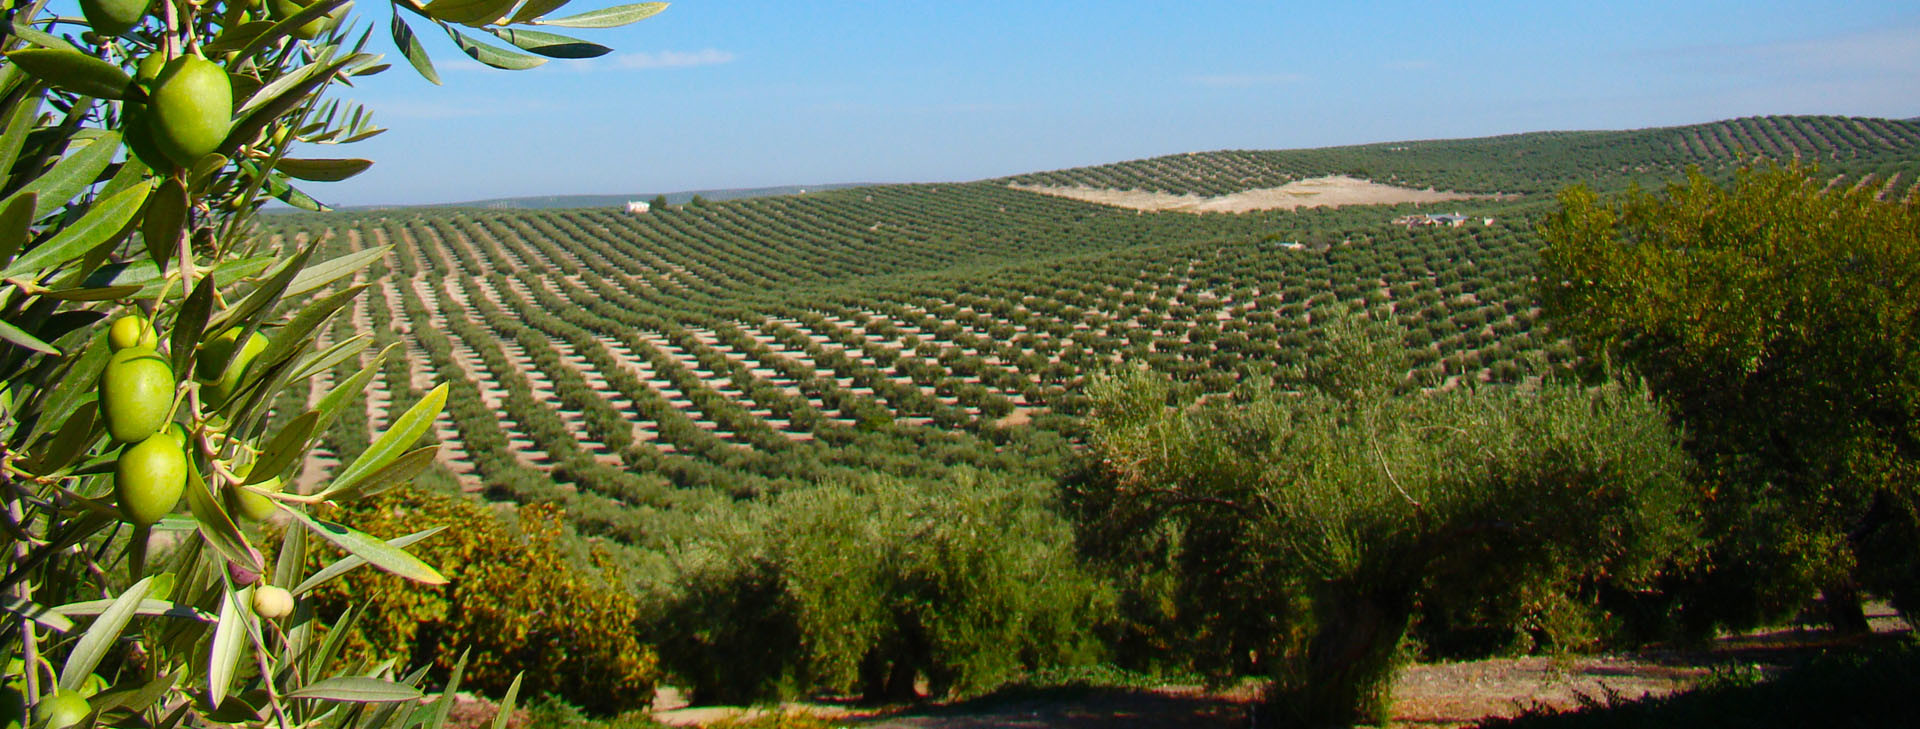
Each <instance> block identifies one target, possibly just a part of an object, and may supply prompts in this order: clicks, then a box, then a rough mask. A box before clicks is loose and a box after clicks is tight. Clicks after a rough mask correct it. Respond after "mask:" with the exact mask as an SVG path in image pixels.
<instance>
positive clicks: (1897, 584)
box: [1541, 166, 1920, 633]
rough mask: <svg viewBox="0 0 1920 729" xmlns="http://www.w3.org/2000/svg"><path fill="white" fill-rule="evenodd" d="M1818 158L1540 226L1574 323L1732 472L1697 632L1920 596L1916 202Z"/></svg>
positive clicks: (1570, 206) (1564, 317)
mask: <svg viewBox="0 0 1920 729" xmlns="http://www.w3.org/2000/svg"><path fill="white" fill-rule="evenodd" d="M1824 183H1825V180H1824V178H1822V177H1821V176H1819V175H1818V174H1816V173H1815V171H1814V170H1812V169H1810V168H1803V167H1798V166H1787V167H1769V168H1766V169H1760V170H1752V171H1745V172H1743V173H1742V174H1741V175H1740V176H1739V177H1738V179H1737V180H1735V181H1734V182H1733V183H1732V184H1730V185H1725V186H1722V185H1720V184H1716V183H1715V182H1713V181H1711V180H1709V179H1707V178H1706V177H1704V176H1703V175H1701V174H1699V173H1697V172H1696V173H1694V174H1692V175H1690V176H1689V177H1688V178H1687V179H1686V180H1685V181H1683V182H1676V183H1673V184H1671V185H1669V186H1668V187H1667V188H1666V190H1665V191H1664V192H1663V194H1659V195H1655V194H1652V193H1648V192H1643V191H1639V190H1634V191H1630V192H1629V193H1628V194H1626V195H1625V196H1624V197H1623V198H1621V199H1620V200H1618V201H1604V202H1603V201H1601V200H1600V199H1599V198H1597V197H1596V196H1595V195H1594V194H1592V193H1591V192H1590V191H1587V190H1585V189H1583V188H1574V189H1570V190H1568V191H1567V192H1565V193H1563V194H1562V196H1561V204H1562V210H1561V211H1560V212H1558V213H1557V214H1555V215H1554V216H1553V217H1551V218H1550V219H1549V220H1548V221H1547V222H1546V223H1545V224H1544V225H1543V226H1542V235H1543V236H1544V237H1545V239H1546V240H1547V242H1548V247H1547V248H1546V249H1545V250H1544V251H1543V253H1542V259H1543V260H1542V265H1543V269H1544V271H1543V274H1544V275H1543V286H1542V293H1541V295H1542V298H1543V300H1544V305H1545V307H1546V308H1547V310H1548V312H1549V313H1550V315H1552V316H1554V317H1555V319H1556V326H1557V327H1558V328H1559V329H1560V330H1561V331H1565V332H1567V333H1569V334H1571V335H1573V336H1574V337H1576V338H1577V339H1578V341H1579V342H1580V343H1581V344H1582V345H1584V346H1586V347H1588V348H1590V350H1591V351H1593V352H1596V353H1599V354H1601V355H1603V356H1605V357H1610V358H1613V359H1614V361H1616V362H1618V363H1621V364H1623V365H1626V366H1629V367H1631V368H1632V369H1633V371H1635V372H1637V373H1639V374H1640V375H1641V376H1643V377H1645V378H1646V379H1647V382H1648V383H1649V385H1650V386H1651V387H1652V389H1653V390H1654V392H1655V393H1657V394H1658V395H1659V396H1660V397H1661V399H1662V401H1663V402H1665V403H1667V404H1668V406H1669V407H1671V408H1672V409H1673V411H1674V415H1675V417H1676V418H1677V419H1678V420H1679V422H1681V423H1682V424H1684V426H1685V428H1686V430H1687V434H1688V441H1687V443H1688V447H1689V449H1690V450H1691V451H1692V452H1693V453H1694V454H1695V455H1696V456H1697V457H1698V458H1699V459H1700V460H1701V462H1702V463H1703V464H1704V465H1705V466H1706V467H1707V468H1708V470H1709V472H1710V474H1711V476H1712V477H1713V479H1714V489H1715V491H1714V498H1713V500H1712V501H1711V502H1710V506H1709V508H1708V509H1707V511H1706V514H1705V517H1706V518H1705V523H1706V525H1707V531H1708V535H1709V537H1710V538H1711V539H1712V545H1711V548H1710V549H1709V552H1708V559H1707V560H1706V561H1705V562H1704V563H1703V564H1702V565H1701V569H1700V570H1698V571H1696V572H1695V573H1693V574H1691V575H1689V576H1687V577H1686V578H1685V579H1683V580H1679V581H1676V582H1675V583H1674V584H1673V585H1670V586H1669V595H1670V597H1671V599H1672V600H1673V602H1674V603H1675V605H1674V606H1673V607H1672V608H1671V609H1673V610H1676V611H1678V612H1679V613H1680V615H1681V617H1682V620H1683V621H1684V623H1683V624H1684V627H1686V628H1687V629H1689V630H1690V631H1692V632H1694V633H1704V632H1706V631H1707V630H1710V629H1712V628H1713V627H1715V626H1731V627H1745V626H1748V625H1752V624H1754V623H1756V622H1758V621H1762V620H1766V619H1777V618H1779V617H1781V616H1783V615H1784V614H1787V613H1790V612H1791V611H1794V610H1797V609H1799V607H1800V606H1801V604H1802V603H1803V601H1804V600H1805V597H1806V595H1808V594H1811V593H1812V592H1813V591H1814V590H1816V589H1818V590H1821V591H1823V592H1824V593H1825V595H1826V598H1827V602H1828V604H1829V605H1830V606H1831V607H1833V608H1835V610H1836V612H1835V614H1834V620H1835V623H1836V625H1839V626H1841V627H1846V628H1851V629H1864V626H1865V619H1864V617H1863V616H1862V615H1861V614H1860V608H1859V599H1858V598H1857V597H1856V592H1857V590H1859V589H1868V590H1871V591H1874V592H1876V593H1879V594H1883V595H1889V596H1891V597H1893V598H1894V600H1895V602H1896V605H1897V606H1898V607H1900V608H1901V609H1902V610H1903V611H1906V612H1908V613H1909V614H1913V613H1914V612H1915V611H1916V610H1920V556H1916V555H1920V551H1917V550H1916V546H1920V206H1917V205H1915V204H1914V203H1913V202H1905V203H1902V202H1897V201H1882V200H1880V199H1878V196H1877V192H1878V191H1877V190H1875V189H1872V188H1870V187H1866V188H1863V187H1839V188H1834V187H1829V186H1827V185H1825V184H1824Z"/></svg>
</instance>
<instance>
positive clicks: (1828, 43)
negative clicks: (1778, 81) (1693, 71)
mask: <svg viewBox="0 0 1920 729" xmlns="http://www.w3.org/2000/svg"><path fill="white" fill-rule="evenodd" d="M1665 55H1667V56H1669V57H1672V58H1676V59H1684V60H1686V61H1689V62H1706V63H1710V64H1715V65H1724V66H1727V67H1732V68H1738V69H1740V70H1741V71H1743V72H1747V73H1771V74H1779V73H1783V72H1784V73H1814V74H1822V75H1831V74H1837V73H1838V74H1863V73H1864V74H1879V73H1893V74H1901V75H1910V74H1913V73H1914V72H1915V70H1916V69H1920V26H1914V25H1905V26H1900V27H1885V28H1874V29H1869V30H1859V31H1853V32H1849V33H1841V34H1837V35H1829V36H1824V37H1819V38H1805V39H1797V40H1787V41H1774V42H1767V43H1750V44H1741V45H1732V46H1695V47H1690V48H1679V49H1675V50H1673V51H1670V52H1668V53H1666V54H1665Z"/></svg>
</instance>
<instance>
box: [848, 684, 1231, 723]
mask: <svg viewBox="0 0 1920 729" xmlns="http://www.w3.org/2000/svg"><path fill="white" fill-rule="evenodd" d="M1252 710H1253V704H1252V702H1251V700H1249V699H1241V698H1228V697H1223V696H1220V695H1218V694H1208V693H1205V692H1203V691H1201V690H1199V689H1190V690H1183V689H1121V688H1060V689H1016V690H1012V691H1003V692H999V693H995V694H992V695H988V696H983V697H980V698H977V699H971V700H968V701H960V702H956V703H951V704H940V705H934V706H919V707H909V708H905V709H901V710H899V711H897V712H892V713H886V714H882V715H878V716H872V717H868V718H864V719H859V720H855V721H850V722H848V723H849V724H850V725H852V726H859V727H870V728H872V729H976V728H980V729H984V728H985V727H1016V728H1018V727H1029V728H1032V729H1038V728H1040V727H1045V728H1046V729H1094V728H1095V727H1101V728H1112V729H1126V728H1130V727H1140V728H1142V729H1144V728H1146V727H1208V728H1213V727H1220V728H1225V727H1244V726H1247V723H1248V717H1249V712H1250V711H1252Z"/></svg>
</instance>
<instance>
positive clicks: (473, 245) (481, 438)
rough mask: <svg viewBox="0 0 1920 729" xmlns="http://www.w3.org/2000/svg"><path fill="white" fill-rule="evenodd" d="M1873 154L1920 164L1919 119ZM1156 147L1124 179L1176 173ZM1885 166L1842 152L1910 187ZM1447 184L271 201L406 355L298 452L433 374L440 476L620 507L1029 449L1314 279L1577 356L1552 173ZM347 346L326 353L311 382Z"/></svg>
mask: <svg viewBox="0 0 1920 729" xmlns="http://www.w3.org/2000/svg"><path fill="white" fill-rule="evenodd" d="M1796 123H1797V122H1796ZM1823 123H1824V122H1823ZM1728 124H1730V125H1733V127H1737V126H1738V125H1739V123H1738V122H1730V123H1728ZM1899 124H1901V123H1891V122H1889V123H1876V124H1869V125H1865V128H1866V129H1869V130H1877V131H1875V132H1874V134H1873V135H1869V134H1867V133H1866V132H1861V137H1860V138H1861V139H1864V140H1867V141H1865V142H1861V146H1862V147H1863V148H1864V147H1865V146H1869V145H1870V144H1877V143H1879V142H1874V141H1873V140H1908V141H1913V140H1920V134H1908V133H1909V132H1912V129H1911V128H1910V127H1911V126H1912V125H1909V126H1899ZM1733 127H1729V128H1733ZM1763 128H1764V129H1771V130H1773V132H1770V133H1773V134H1775V137H1763V138H1764V139H1774V140H1775V141H1774V142H1772V144H1773V145H1774V146H1775V147H1781V146H1783V145H1787V144H1789V142H1790V141H1791V140H1793V139H1799V138H1800V137H1798V136H1788V131H1789V130H1792V129H1800V128H1801V127H1799V126H1794V125H1791V124H1789V125H1785V126H1782V125H1780V124H1774V125H1772V126H1765V127H1763ZM1821 128H1825V127H1821ZM1803 131H1804V130H1803ZM1583 134H1586V133H1581V134H1571V135H1559V136H1558V137H1542V138H1540V139H1534V140H1531V141H1529V142H1528V145H1531V146H1527V147H1526V149H1531V150H1539V149H1546V147H1544V146H1542V145H1544V144H1545V141H1543V140H1545V139H1549V138H1559V139H1564V140H1569V141H1570V143H1573V144H1574V146H1573V147H1571V149H1573V150H1575V151H1578V150H1582V149H1585V147H1582V146H1580V145H1583V144H1586V143H1587V141H1583V140H1591V139H1592V137H1589V136H1582V135H1583ZM1627 134H1634V133H1627ZM1649 134H1650V133H1649ZM1668 134H1669V136H1671V137H1673V138H1676V139H1694V140H1702V139H1706V138H1707V137H1706V136H1705V134H1706V132H1705V131H1703V130H1699V129H1695V130H1692V131H1680V132H1668ZM1902 134H1907V136H1901V135H1902ZM1689 135H1691V136H1689ZM1803 136H1804V135H1803ZM1830 136H1837V133H1836V134H1835V135H1830ZM1776 137H1778V138H1777V139H1776ZM1819 138H1823V139H1824V138H1829V137H1819ZM1888 143H1889V144H1891V143H1892V142H1891V141H1889V142H1888ZM1901 143H1903V144H1904V143H1906V142H1901ZM1485 144H1487V145H1492V146H1495V147H1498V146H1500V145H1506V144H1509V142H1505V141H1495V142H1486V143H1485ZM1512 149H1515V150H1518V149H1521V147H1519V146H1513V147H1512ZM1603 149H1604V148H1603ZM1637 149H1641V150H1642V152H1641V153H1640V154H1642V156H1641V157H1635V158H1632V159H1637V160H1639V161H1638V162H1634V164H1636V165H1639V166H1643V167H1646V168H1648V169H1653V168H1656V167H1658V166H1659V165H1661V164H1666V163H1665V162H1663V161H1662V160H1663V159H1664V158H1661V157H1656V156H1654V155H1657V154H1663V153H1664V151H1663V150H1665V149H1666V148H1664V147H1659V146H1657V145H1655V146H1643V147H1639V148H1637ZM1273 154H1276V155H1279V154H1289V153H1273ZM1421 154H1427V153H1426V152H1422V153H1421ZM1568 154H1572V152H1563V153H1562V154H1561V156H1566V155H1568ZM1606 154H1608V155H1612V156H1610V157H1608V158H1609V159H1616V160H1619V159H1628V157H1625V156H1622V155H1620V154H1615V153H1613V152H1607V153H1606ZM1875 159H1878V160H1880V161H1879V162H1876V164H1881V165H1890V166H1893V167H1898V168H1900V169H1906V168H1909V167H1914V166H1916V164H1915V163H1916V155H1915V153H1914V152H1913V151H1912V150H1911V149H1909V152H1908V153H1907V156H1906V157H1902V158H1892V157H1888V158H1884V159H1882V158H1879V157H1876V158H1875ZM1435 164H1438V163H1437V162H1436V163H1435ZM1460 164H1461V165H1463V166H1466V167H1472V166H1475V165H1480V166H1484V167H1486V168H1489V169H1492V168H1495V167H1496V165H1494V164H1493V163H1492V162H1488V161H1486V160H1483V159H1480V158H1478V157H1473V156H1471V155H1469V156H1466V157H1464V158H1463V161H1461V162H1460ZM1902 166H1904V167H1902ZM1142 169H1148V170H1153V169H1158V168H1142ZM1166 174H1167V177H1164V178H1145V179H1148V181H1150V182H1152V181H1155V180H1160V181H1162V182H1160V183H1156V184H1165V185H1176V184H1181V183H1180V180H1181V179H1184V178H1182V177H1180V175H1179V174H1175V172H1171V171H1170V172H1167V173H1166ZM1181 174H1185V173H1181ZM1906 174H1907V173H1905V172H1899V173H1897V175H1885V176H1874V175H1856V176H1850V177H1849V176H1841V177H1838V178H1837V179H1836V181H1835V184H1866V185H1879V186H1881V187H1882V188H1884V189H1885V190H1887V191H1888V193H1889V194H1905V191H1908V190H1910V189H1911V188H1912V183H1911V181H1910V178H1908V177H1905V176H1904V175H1906ZM1608 179H1609V180H1611V179H1613V178H1608ZM1248 184H1253V183H1248ZM1459 206H1460V208H1461V210H1462V211H1463V212H1466V213H1468V214H1469V215H1471V216H1473V217H1474V220H1473V222H1472V223H1471V224H1469V225H1465V226H1461V227H1425V228H1408V227H1406V226H1403V225H1396V224H1394V223H1392V222H1391V220H1392V219H1393V218H1395V217H1398V216H1400V215H1403V214H1405V213H1407V212H1410V211H1411V210H1412V208H1411V207H1408V206H1396V207H1356V208H1344V209H1334V210H1328V209H1319V210H1312V211H1305V212H1293V213H1287V212H1266V213H1247V214H1237V215H1208V216H1193V215H1186V214H1179V213H1158V214H1155V213H1139V212H1136V211H1129V210H1121V209H1117V208H1111V207H1105V206H1100V205H1094V204H1089V203H1082V202H1076V201H1072V200H1065V199H1060V198H1054V197H1048V196H1043V195H1039V194H1034V193H1029V192H1024V191H1020V190H1014V189H1009V188H1008V187H1006V184H1005V182H1004V181H986V182H980V183H971V184H947V185H899V186H885V187H869V188H857V189H851V190H840V191H832V192H826V193H819V194H808V195H804V196H794V197H785V198H764V199H755V200H743V201H736V202H727V203H719V204H712V205H707V206H699V207H677V208H670V209H665V210H657V211H654V212H652V213H648V214H644V215H632V214H627V213H624V212H616V211H610V210H536V211H493V210H472V209H466V210H462V209H413V210H394V211H382V212H377V213H361V214H334V215H325V216H286V217H283V218H278V219H276V221H275V222H276V224H277V228H276V229H275V230H274V231H273V234H274V235H278V236H280V237H281V238H282V239H283V240H287V241H299V240H306V239H309V238H312V237H315V236H328V241H329V242H328V243H327V245H328V246H329V247H330V248H332V249H334V250H333V252H334V253H342V252H346V251H349V250H355V249H359V248H363V247H366V246H382V245H384V246H391V247H392V249H391V252H390V254H389V255H387V256H385V257H384V258H383V260H382V262H381V263H379V264H377V265H376V266H375V267H374V270H373V271H370V272H369V274H370V276H371V277H373V278H375V279H384V281H383V282H382V283H381V284H380V285H377V286H374V287H372V288H370V289H369V290H368V292H367V296H366V297H365V299H364V300H363V302H364V303H362V304H361V305H359V306H357V307H356V308H354V309H353V310H352V311H351V316H347V317H340V318H338V319H337V320H336V321H335V322H334V326H333V328H332V330H331V331H330V332H329V333H328V337H329V341H335V342H337V341H343V340H345V339H346V338H349V337H353V336H369V337H371V338H372V339H373V340H374V343H375V345H376V348H375V351H377V350H378V349H379V348H383V347H386V346H387V345H389V344H396V345H398V346H397V347H395V349H394V351H395V352H396V353H397V354H398V356H396V357H395V358H394V359H392V360H390V361H388V362H387V363H386V365H385V366H384V368H383V370H382V372H381V376H379V377H376V378H374V380H373V384H372V386H371V387H370V388H369V392H368V394H367V396H366V399H365V403H364V405H363V407H365V408H366V409H367V415H368V417H367V418H366V419H364V420H355V419H346V418H343V419H342V420H341V422H338V423H336V424H335V426H334V429H333V430H332V431H330V432H329V434H328V449H327V450H326V451H325V452H323V453H322V454H321V455H320V457H318V458H317V459H316V460H315V461H314V462H312V463H310V464H308V468H307V469H306V473H307V477H309V478H318V477H319V476H320V475H322V474H324V473H325V472H326V471H327V469H328V468H329V467H331V466H332V464H334V463H337V462H339V461H347V460H350V459H351V457H352V455H353V454H354V453H356V452H357V450H358V449H359V448H361V447H364V444H365V442H366V435H367V432H368V426H369V424H371V425H372V426H374V427H375V428H377V427H379V426H380V425H381V424H383V423H385V422H386V421H387V419H388V418H389V417H390V415H389V413H388V412H386V411H387V410H388V409H390V407H391V405H392V404H393V403H399V402H410V401H412V400H413V399H415V398H417V397H418V396H419V394H420V393H421V392H422V391H424V390H425V389H428V388H429V387H430V386H431V383H432V382H434V381H437V380H442V379H444V380H447V381H449V382H451V383H452V386H453V392H452V397H451V398H450V400H449V403H450V404H449V409H448V412H447V413H446V415H445V416H444V417H443V421H442V422H441V423H440V424H439V426H438V427H437V428H436V436H437V437H438V438H439V439H440V440H441V442H442V443H443V444H444V445H445V446H446V447H444V448H443V449H442V451H441V457H442V465H444V466H445V467H446V469H447V471H448V472H449V473H451V474H453V475H454V477H455V478H456V479H458V480H459V481H460V482H461V483H462V484H464V485H465V486H466V487H467V488H470V489H475V490H480V489H485V490H487V491H489V493H490V494H491V495H492V496H494V497H496V498H500V499H510V500H519V501H531V500H558V501H564V502H567V503H568V504H569V507H570V513H571V514H573V515H574V517H575V518H576V519H578V520H580V522H581V523H582V524H583V526H584V527H585V528H587V529H589V530H590V531H594V532H597V533H601V534H606V535H610V536H614V537H616V538H627V539H633V538H638V537H639V533H640V532H639V530H640V529H641V527H640V526H639V524H638V522H637V521H636V519H635V517H634V516H633V515H634V514H635V513H636V510H637V509H639V508H640V507H660V506H665V505H669V504H672V503H675V502H677V501H680V500H683V499H688V498H713V497H716V496H717V497H734V498H739V497H750V496H753V495H755V494H760V493H766V492H772V491H778V490H781V489H784V488H786V487H788V486H789V485H792V484H794V483H799V482H807V481H814V480H818V479H821V478H825V477H829V476H833V475H836V474H846V475H854V474H862V473H872V472H881V473H888V474H896V475H900V476H905V477H909V478H942V477H946V476H947V475H949V474H951V473H952V471H953V470H954V469H957V468H983V469H996V470H1005V471H1013V472H1027V473H1037V474H1044V473H1052V472H1054V471H1056V470H1057V469H1059V468H1060V467H1061V466H1062V464H1064V463H1065V458H1066V457H1067V455H1068V454H1069V452H1070V449H1071V446H1072V442H1073V440H1074V438H1075V436H1076V431H1077V418H1076V416H1077V415H1078V414H1079V413H1080V412H1081V409H1082V407H1083V406H1084V399H1083V397H1082V394H1081V392H1082V388H1083V386H1084V384H1085V382H1086V380H1087V378H1088V377H1089V376H1091V375H1094V374H1097V373H1099V372H1101V371H1103V370H1105V369H1107V368H1110V367H1113V366H1116V365H1120V364H1125V365H1127V366H1140V365H1144V366H1149V367H1152V368H1155V369H1158V370H1161V371H1164V372H1168V373H1171V374H1173V375H1174V376H1176V377H1177V378H1178V379H1179V380H1180V381H1181V382H1183V383H1184V385H1183V386H1185V387H1188V388H1191V389H1193V390H1195V391H1204V392H1223V391H1226V390H1229V389H1231V388H1232V387H1234V386H1235V384H1236V383H1237V382H1239V381H1241V380H1244V379H1247V378H1265V377H1271V376H1272V375H1273V374H1274V373H1276V372H1278V371H1281V370H1283V369H1285V368H1290V367H1293V366H1296V365H1298V364H1300V362H1301V360H1302V357H1301V352H1302V351H1303V349H1304V347H1305V345H1306V344H1307V343H1308V342H1309V341H1311V339H1312V337H1313V330H1314V328H1315V327H1316V326H1317V323H1316V322H1321V321H1324V320H1325V318H1326V315H1327V312H1328V311H1330V309H1329V307H1336V306H1337V307H1364V308H1368V309H1372V310H1384V311H1386V312H1389V313H1390V314H1391V316H1392V317H1393V318H1395V319H1396V320H1397V321H1399V322H1400V323H1401V324H1402V325H1403V326H1404V327H1405V331H1406V344H1407V346H1408V348H1409V351H1410V352H1411V353H1412V369H1411V370H1410V371H1409V372H1408V375H1407V376H1408V377H1409V379H1410V380H1411V381H1412V382H1413V383H1415V384H1418V385H1420V386H1423V387H1433V388H1450V387H1460V386H1472V385H1474V384H1476V383H1518V384H1525V383H1527V382H1530V381H1532V380H1534V379H1535V378H1538V377H1540V376H1541V375H1542V374H1544V373H1546V372H1548V371H1549V370H1551V369H1553V368H1555V367H1559V366H1563V365H1566V364H1568V363H1570V362H1571V361H1572V359H1573V357H1574V352H1573V350H1572V349H1571V348H1570V347H1569V346H1567V345H1566V344H1565V343H1563V342H1560V341H1559V340H1558V339H1557V338H1556V337H1554V336H1553V335H1552V334H1551V333H1550V332H1547V331H1545V330H1543V329H1542V328H1541V327H1539V326H1538V325H1537V324H1538V323H1537V316H1538V309H1537V308H1536V307H1535V305H1534V302H1533V299H1532V296H1531V287H1532V282H1531V279H1532V276H1533V268H1534V265H1535V254H1534V251H1535V248H1536V245H1537V241H1536V239H1535V237H1534V233H1533V232H1532V231H1533V226H1534V222H1535V220H1536V219H1537V217H1538V216H1539V215H1541V214H1544V213H1545V212H1546V211H1547V210H1549V209H1550V208H1551V201H1550V200H1548V199H1547V198H1545V197H1544V196H1527V197H1520V198H1518V199H1504V200H1475V201H1462V202H1460V203H1459ZM1451 207H1452V206H1451V205H1450V206H1449V208H1450V209H1451ZM1486 218H1491V219H1492V222H1490V223H1488V222H1486V220H1485V219H1486ZM361 366H363V365H362V364H361V363H357V362H345V363H342V364H341V365H340V366H339V367H337V368H336V369H335V371H334V372H332V373H330V378H331V379H330V382H337V381H342V380H344V379H345V378H348V377H351V376H353V374H354V373H355V372H357V371H359V369H360V367H361ZM316 392H317V391H316ZM310 397H317V395H310ZM291 405H292V403H289V409H291Z"/></svg>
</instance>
